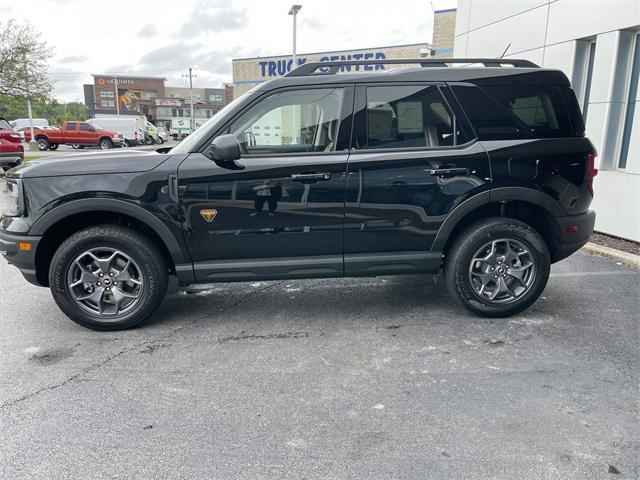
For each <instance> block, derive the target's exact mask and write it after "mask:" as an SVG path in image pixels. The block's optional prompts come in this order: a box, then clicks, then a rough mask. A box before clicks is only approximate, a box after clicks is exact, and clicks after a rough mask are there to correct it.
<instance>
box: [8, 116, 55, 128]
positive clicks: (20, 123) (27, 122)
mask: <svg viewBox="0 0 640 480" xmlns="http://www.w3.org/2000/svg"><path fill="white" fill-rule="evenodd" d="M32 122H33V126H34V128H35V127H38V128H43V127H48V126H49V120H47V119H46V118H33V119H28V118H16V119H15V120H12V121H10V122H9V123H10V124H11V126H12V127H13V128H14V129H15V130H16V131H17V130H20V129H22V128H23V127H30V126H31V124H32Z"/></svg>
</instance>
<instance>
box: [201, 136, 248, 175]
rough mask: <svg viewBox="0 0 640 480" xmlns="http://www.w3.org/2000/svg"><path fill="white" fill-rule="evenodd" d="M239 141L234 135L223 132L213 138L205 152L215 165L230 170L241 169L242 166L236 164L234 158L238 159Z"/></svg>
mask: <svg viewBox="0 0 640 480" xmlns="http://www.w3.org/2000/svg"><path fill="white" fill-rule="evenodd" d="M240 153H241V151H240V143H239V142H238V139H237V138H236V137H235V135H231V134H225V135H220V136H218V137H216V138H214V139H213V141H212V142H211V145H209V148H207V150H206V152H205V154H206V155H207V157H209V158H210V159H211V160H213V161H214V162H216V165H218V166H220V167H222V168H229V169H231V170H242V169H243V168H244V167H243V166H242V165H238V164H237V163H236V160H239V159H240Z"/></svg>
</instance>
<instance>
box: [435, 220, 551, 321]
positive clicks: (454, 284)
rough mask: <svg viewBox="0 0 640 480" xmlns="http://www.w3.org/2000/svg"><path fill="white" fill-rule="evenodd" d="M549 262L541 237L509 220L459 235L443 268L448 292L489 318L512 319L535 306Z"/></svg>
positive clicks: (476, 226)
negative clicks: (509, 317) (532, 305)
mask: <svg viewBox="0 0 640 480" xmlns="http://www.w3.org/2000/svg"><path fill="white" fill-rule="evenodd" d="M550 265H551V259H550V256H549V250H548V248H547V245H546V243H545V241H544V239H543V238H542V237H541V236H540V234H539V233H538V232H537V231H536V230H535V229H533V228H532V227H531V226H529V225H527V224H526V223H523V222H520V221H518V220H514V219H511V218H488V219H484V220H481V221H480V222H477V223H475V224H473V225H471V226H470V227H468V228H467V229H466V230H464V231H463V232H461V233H460V234H459V235H458V238H457V240H456V241H455V242H454V244H453V245H452V246H451V248H450V249H449V253H448V254H447V258H446V263H445V277H446V283H447V288H448V289H449V292H450V293H451V295H452V296H453V297H454V298H456V299H457V300H458V302H460V303H461V304H462V305H463V306H464V307H466V308H467V309H469V310H471V311H472V312H474V313H476V314H478V315H482V316H485V317H506V316H509V315H514V314H516V313H519V312H521V311H523V310H524V309H526V308H528V307H529V306H530V305H531V304H533V303H534V302H535V301H536V300H537V299H538V297H539V296H540V294H541V293H542V291H543V290H544V288H545V286H546V284H547V280H548V279H549V270H550Z"/></svg>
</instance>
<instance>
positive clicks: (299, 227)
mask: <svg viewBox="0 0 640 480" xmlns="http://www.w3.org/2000/svg"><path fill="white" fill-rule="evenodd" d="M352 108H353V88H352V87H350V86H330V87H322V88H300V87H298V88H296V89H285V90H279V91H276V92H272V93H269V94H266V95H264V96H262V97H260V98H259V99H257V100H256V101H254V102H253V103H252V104H251V105H249V106H247V107H246V108H245V109H244V111H243V112H241V113H240V114H239V115H237V116H235V117H234V120H232V121H231V123H230V124H228V125H226V126H225V127H223V128H222V129H220V131H219V132H217V133H218V134H221V133H231V134H233V135H235V136H236V137H237V139H238V141H239V142H240V144H241V150H242V155H241V158H240V159H239V160H238V161H236V162H235V164H234V165H226V164H216V163H215V162H214V161H212V160H210V159H209V158H208V157H207V156H205V154H203V153H193V154H191V155H189V157H188V158H187V159H186V160H185V161H184V162H183V163H182V164H181V166H180V168H179V192H180V202H181V208H182V212H183V218H184V225H185V232H186V233H185V234H186V241H187V244H188V246H189V249H190V253H191V256H192V259H193V262H194V270H195V275H196V280H197V281H213V280H234V279H240V280H242V279H247V278H281V277H295V276H300V277H310V276H334V275H342V274H343V257H342V254H343V238H342V233H343V221H344V194H345V180H346V168H347V157H348V148H349V135H350V130H351V120H350V119H351V114H352Z"/></svg>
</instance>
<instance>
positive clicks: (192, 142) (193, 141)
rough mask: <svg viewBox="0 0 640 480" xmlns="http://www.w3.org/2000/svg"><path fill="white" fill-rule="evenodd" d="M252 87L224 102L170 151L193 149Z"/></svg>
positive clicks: (187, 151)
mask: <svg viewBox="0 0 640 480" xmlns="http://www.w3.org/2000/svg"><path fill="white" fill-rule="evenodd" d="M253 90H254V89H251V90H249V91H248V92H245V93H243V94H242V95H240V96H239V97H238V98H236V99H235V100H233V101H232V102H231V103H228V104H226V105H225V106H224V107H223V108H222V109H221V110H219V111H218V112H216V113H215V115H213V116H212V117H211V118H210V119H209V120H207V121H206V122H205V123H203V124H202V126H201V127H200V128H198V129H197V130H196V131H195V132H193V133H192V134H191V135H189V136H188V137H187V138H185V139H184V140H183V141H182V142H180V143H179V144H178V145H176V146H175V147H173V148H172V149H171V153H189V152H190V151H191V150H193V149H194V148H195V147H196V146H197V145H198V143H200V142H201V141H202V139H203V138H205V137H206V136H207V135H209V134H210V132H211V130H212V127H213V126H214V125H215V124H216V123H217V122H218V120H220V119H221V118H222V117H224V116H225V115H226V114H227V112H228V111H230V110H231V109H233V108H234V107H235V106H236V105H238V104H239V103H240V102H241V101H242V100H244V99H245V98H246V97H248V96H249V95H250V94H251V93H252V92H253Z"/></svg>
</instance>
